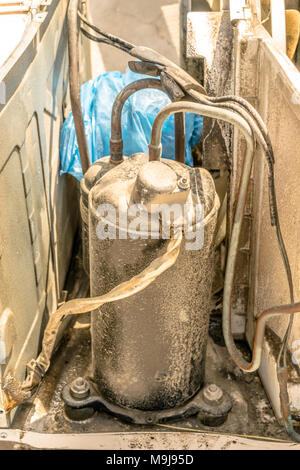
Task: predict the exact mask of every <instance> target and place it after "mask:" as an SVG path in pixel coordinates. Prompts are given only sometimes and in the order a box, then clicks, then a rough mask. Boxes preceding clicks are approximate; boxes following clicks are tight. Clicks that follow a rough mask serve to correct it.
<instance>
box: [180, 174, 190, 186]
mask: <svg viewBox="0 0 300 470" xmlns="http://www.w3.org/2000/svg"><path fill="white" fill-rule="evenodd" d="M177 184H178V188H180V189H189V187H190V182H189V180H188V178H186V177H184V176H183V177H182V178H180V180H178V183H177Z"/></svg>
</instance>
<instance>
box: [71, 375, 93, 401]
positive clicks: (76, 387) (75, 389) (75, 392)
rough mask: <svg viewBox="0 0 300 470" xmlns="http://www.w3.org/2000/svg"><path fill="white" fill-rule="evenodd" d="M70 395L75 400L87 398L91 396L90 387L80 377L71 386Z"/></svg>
mask: <svg viewBox="0 0 300 470" xmlns="http://www.w3.org/2000/svg"><path fill="white" fill-rule="evenodd" d="M70 393H71V395H72V397H74V398H79V399H83V398H87V397H88V396H89V394H90V386H89V383H88V381H87V380H86V379H84V378H82V377H78V378H77V379H75V380H73V382H72V383H71V385H70Z"/></svg>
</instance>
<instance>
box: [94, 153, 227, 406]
mask: <svg viewBox="0 0 300 470" xmlns="http://www.w3.org/2000/svg"><path fill="white" fill-rule="evenodd" d="M153 164H155V165H156V166H154V165H153ZM152 170H153V171H152ZM148 173H149V177H148ZM174 201H175V204H177V203H179V205H181V206H183V205H186V206H187V207H188V209H187V211H188V212H189V213H190V214H192V216H191V219H190V226H189V229H188V230H187V234H183V240H182V243H181V247H180V253H179V256H178V258H177V261H176V263H175V264H174V265H173V266H172V267H171V268H170V269H168V270H167V271H165V272H164V273H163V274H161V275H160V276H158V277H157V278H156V279H155V280H154V281H153V282H152V283H151V284H150V285H149V286H148V287H146V288H145V289H144V290H142V291H141V292H139V293H137V294H135V295H132V296H130V297H128V298H126V299H122V300H119V301H116V302H112V303H110V304H106V305H104V306H102V307H101V311H100V310H95V311H94V312H92V361H93V376H94V379H95V381H96V382H97V384H98V386H99V389H100V391H101V393H102V395H103V396H104V397H105V398H106V399H107V400H109V401H111V402H112V403H114V404H116V405H119V406H125V407H129V408H134V409H139V410H164V409H169V408H174V407H178V406H181V405H183V404H184V403H185V402H187V401H188V400H189V399H191V398H192V397H193V396H194V395H195V394H196V393H197V392H198V391H199V389H200V388H201V387H202V385H203V381H204V366H205V354H206V344H207V337H208V325H209V313H210V295H211V286H212V273H213V253H214V236H215V227H216V219H217V213H218V208H219V200H218V196H217V195H216V192H215V187H214V182H213V179H212V178H211V176H210V174H209V173H208V172H207V171H206V170H203V169H192V168H189V167H187V166H186V165H184V164H181V163H177V162H174V161H171V160H165V159H162V160H161V161H160V162H148V157H147V156H146V155H135V156H132V157H130V158H129V159H128V160H127V161H126V162H124V163H122V164H121V165H119V166H118V167H117V168H115V169H113V170H111V171H110V172H109V173H108V174H107V175H105V176H104V177H103V178H102V179H101V181H100V183H99V184H97V185H96V186H95V187H94V188H93V189H92V191H91V194H90V199H89V221H90V257H91V264H90V267H91V295H92V296H98V295H102V294H104V293H107V292H109V291H110V290H111V289H113V288H114V287H116V286H117V285H119V284H120V283H122V282H124V281H128V280H130V279H131V278H132V277H134V276H136V275H137V274H138V273H141V272H142V271H143V270H144V269H145V268H146V267H148V266H149V265H150V263H151V262H152V261H154V260H155V259H157V258H158V257H160V256H162V255H163V254H164V253H166V251H167V247H168V243H169V240H168V239H164V237H162V232H161V231H160V232H159V233H155V234H153V232H151V234H150V232H149V233H148V236H145V233H144V235H143V238H142V239H141V238H140V239H134V238H135V236H134V234H133V233H128V236H127V239H125V235H124V231H123V232H122V230H123V225H122V230H120V231H119V232H118V228H119V225H120V224H121V222H120V214H121V212H122V214H123V212H124V210H125V209H126V208H128V207H129V206H130V205H132V204H133V203H141V204H144V205H145V206H147V207H150V206H151V207H154V205H152V203H153V202H154V203H159V204H161V203H162V204H163V203H166V204H167V205H169V206H170V204H172V203H174ZM102 204H104V205H106V207H107V208H109V207H111V206H113V207H115V209H116V213H117V214H118V211H119V217H118V216H117V217H116V219H115V220H116V222H114V221H113V220H111V219H110V223H109V224H108V225H109V230H110V232H111V233H110V237H108V238H107V239H103V237H102V238H101V237H99V232H100V231H101V230H99V214H100V213H101V215H102V216H103V211H101V210H100V211H99V207H101V205H102ZM196 205H201V206H202V208H203V217H202V219H201V221H200V225H199V227H198V229H199V230H200V231H201V230H202V232H203V233H202V235H203V240H202V242H201V243H200V245H199V243H198V244H196V245H195V247H191V245H190V246H189V249H188V245H187V242H188V241H190V240H191V236H190V232H189V230H192V229H194V230H195V231H196V225H195V226H193V224H194V223H198V222H197V220H198V219H195V213H196V211H195V208H196ZM102 207H103V206H102ZM155 207H156V206H155ZM113 212H114V211H112V213H113ZM123 215H124V214H123ZM123 215H122V217H123ZM100 219H101V218H100ZM170 220H171V219H170ZM195 221H196V222H195ZM100 222H101V223H102V222H103V220H102V219H101V220H100ZM115 230H116V232H115V234H116V237H115V238H113V237H111V235H114V231H115ZM129 232H130V230H129ZM101 233H102V232H101ZM120 233H122V235H121V236H120ZM188 239H189V240H188Z"/></svg>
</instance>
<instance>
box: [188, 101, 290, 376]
mask: <svg viewBox="0 0 300 470" xmlns="http://www.w3.org/2000/svg"><path fill="white" fill-rule="evenodd" d="M193 96H195V94H194V93H193ZM198 100H199V101H201V102H204V103H206V104H211V105H212V103H214V104H213V105H215V106H216V105H219V106H220V107H222V108H227V109H231V110H232V111H234V112H236V113H238V114H240V115H241V116H242V117H243V118H244V119H245V120H246V122H247V123H248V124H249V126H250V127H251V129H252V130H254V131H255V134H256V135H259V134H260V135H259V142H260V144H261V146H262V149H263V152H264V154H265V156H266V160H267V164H268V173H269V174H268V186H269V206H270V217H271V225H272V226H275V228H276V236H277V242H278V246H279V250H280V254H281V258H282V261H283V264H284V268H285V271H286V276H287V280H288V285H289V292H290V299H291V303H292V304H293V303H294V301H295V300H294V285H293V277H292V272H291V266H290V262H289V258H288V254H287V251H286V247H285V243H284V240H283V237H282V232H281V227H280V220H279V214H278V207H277V197H276V188H275V176H274V163H275V158H274V151H273V146H272V142H271V139H270V136H269V134H268V131H267V129H266V127H265V124H264V122H263V120H262V118H261V117H260V115H259V114H258V112H257V111H256V109H255V108H253V106H252V105H251V104H250V103H248V102H247V101H246V100H244V99H243V98H240V97H237V96H224V97H219V98H218V97H217V98H213V97H208V96H205V97H204V96H199V98H198ZM230 103H232V104H230ZM233 103H237V104H238V105H239V106H236V105H235V104H233ZM245 111H246V113H245ZM247 114H248V115H247ZM249 117H250V119H249ZM253 121H254V122H255V125H256V126H257V128H258V129H257V128H256V129H255V128H254V129H253ZM257 131H258V132H257ZM293 322H294V315H292V316H291V317H290V321H289V325H288V328H287V330H286V333H285V336H284V338H283V341H282V345H281V348H280V351H279V355H278V359H277V367H280V364H281V359H282V356H283V363H284V366H286V364H287V346H288V342H289V338H290V335H291V331H292V327H293Z"/></svg>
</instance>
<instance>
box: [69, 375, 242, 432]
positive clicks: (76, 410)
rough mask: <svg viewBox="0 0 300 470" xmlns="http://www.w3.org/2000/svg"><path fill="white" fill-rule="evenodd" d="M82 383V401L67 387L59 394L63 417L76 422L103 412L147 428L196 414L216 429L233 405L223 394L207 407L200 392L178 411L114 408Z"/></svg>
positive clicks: (94, 387)
mask: <svg viewBox="0 0 300 470" xmlns="http://www.w3.org/2000/svg"><path fill="white" fill-rule="evenodd" d="M85 380H86V381H87V382H88V383H89V396H88V397H86V398H80V399H79V398H74V397H73V396H72V393H71V387H70V385H66V386H65V387H64V388H63V391H62V399H63V401H64V403H65V411H66V414H67V416H68V417H69V418H70V419H73V420H76V421H77V420H83V419H87V418H88V417H89V416H90V415H91V411H92V410H95V411H96V410H102V411H106V412H108V413H110V414H113V415H115V416H117V417H118V418H120V419H122V420H124V421H127V422H130V423H134V424H148V425H152V424H156V423H163V422H165V421H168V420H171V419H181V418H187V417H189V416H193V415H195V414H198V413H199V418H200V420H201V421H202V422H203V423H204V424H206V425H208V426H219V425H221V424H223V423H224V422H225V421H226V419H227V416H228V413H229V412H230V410H231V408H232V404H233V403H232V399H231V397H230V396H229V395H228V393H226V392H223V398H222V400H221V402H220V403H218V404H213V405H212V404H208V403H207V402H206V401H205V400H204V398H203V389H201V390H200V391H199V392H198V393H197V395H195V396H194V397H193V398H192V399H191V400H190V401H189V402H187V403H186V404H185V405H183V406H180V407H178V408H171V409H168V410H159V411H143V410H138V409H133V408H125V407H121V406H118V405H114V404H113V403H111V402H110V401H108V400H107V399H106V398H104V396H103V395H102V394H101V392H100V391H99V390H98V387H97V385H96V384H95V383H94V381H93V380H92V379H91V378H90V377H86V378H85Z"/></svg>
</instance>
